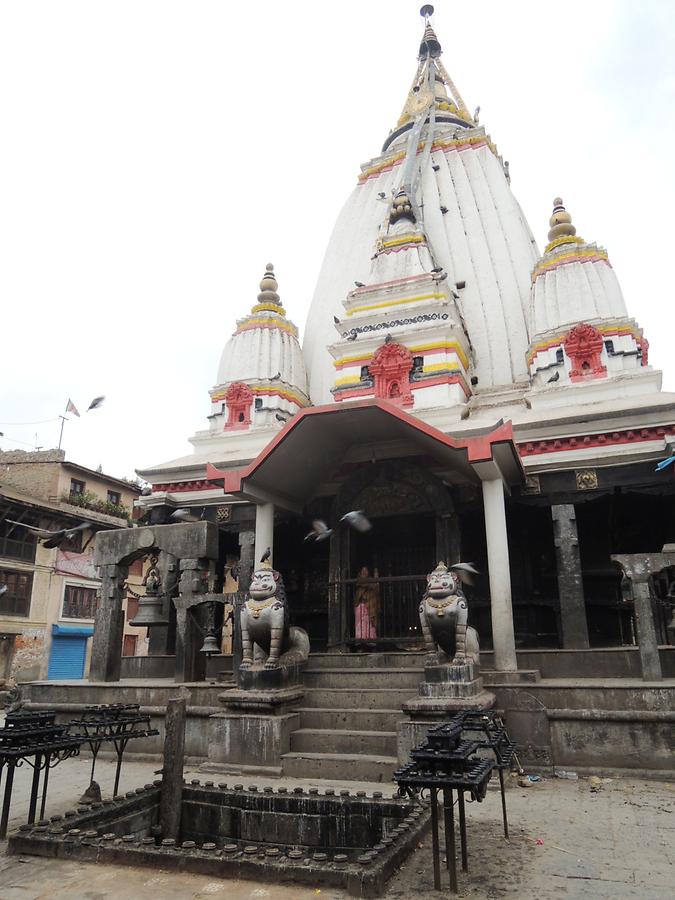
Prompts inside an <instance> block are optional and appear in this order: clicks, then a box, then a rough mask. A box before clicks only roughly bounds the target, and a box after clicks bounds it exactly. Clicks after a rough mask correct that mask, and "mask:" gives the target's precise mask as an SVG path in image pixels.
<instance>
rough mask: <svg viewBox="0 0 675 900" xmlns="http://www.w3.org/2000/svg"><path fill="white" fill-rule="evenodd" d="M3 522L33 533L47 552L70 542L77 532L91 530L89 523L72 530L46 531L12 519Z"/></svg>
mask: <svg viewBox="0 0 675 900" xmlns="http://www.w3.org/2000/svg"><path fill="white" fill-rule="evenodd" d="M5 521H6V522H9V523H10V524H11V525H20V526H21V527H22V528H27V529H28V530H29V531H34V532H35V533H36V534H37V536H38V540H39V541H41V542H42V545H43V547H45V548H46V549H47V550H51V549H52V548H54V547H60V546H61V544H63V542H64V541H66V540H70V538H72V537H74V536H75V535H76V534H77V532H78V531H86V529H87V528H91V522H80V524H79V525H75V526H73V528H60V529H59V530H58V531H48V530H47V529H46V528H36V527H35V526H34V525H26V524H25V522H15V521H14V520H13V519H5Z"/></svg>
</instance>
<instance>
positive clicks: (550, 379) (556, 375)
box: [546, 372, 560, 384]
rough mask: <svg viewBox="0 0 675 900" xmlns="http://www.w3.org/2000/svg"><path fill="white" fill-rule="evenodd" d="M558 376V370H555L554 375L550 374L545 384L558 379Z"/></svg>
mask: <svg viewBox="0 0 675 900" xmlns="http://www.w3.org/2000/svg"><path fill="white" fill-rule="evenodd" d="M559 378H560V372H556V373H555V375H551V377H550V378H549V379H548V380H547V382H546V384H553V382H554V381H558V380H559Z"/></svg>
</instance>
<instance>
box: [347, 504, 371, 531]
mask: <svg viewBox="0 0 675 900" xmlns="http://www.w3.org/2000/svg"><path fill="white" fill-rule="evenodd" d="M340 521H341V522H347V524H348V525H351V527H352V528H354V529H356V531H361V532H364V531H370V529H371V528H372V527H373V526H372V525H371V523H370V522H369V521H368V519H367V518H366V516H365V513H364V512H363V510H362V509H353V510H352V511H351V512H348V513H345V514H344V516H342V518H341V519H340Z"/></svg>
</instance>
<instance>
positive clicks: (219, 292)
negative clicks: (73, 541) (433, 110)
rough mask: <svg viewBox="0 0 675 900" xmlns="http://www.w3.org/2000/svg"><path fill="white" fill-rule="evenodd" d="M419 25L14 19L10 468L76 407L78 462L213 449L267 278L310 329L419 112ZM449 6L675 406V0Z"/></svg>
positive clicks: (524, 157) (74, 6)
mask: <svg viewBox="0 0 675 900" xmlns="http://www.w3.org/2000/svg"><path fill="white" fill-rule="evenodd" d="M420 5H421V4H420V3H419V2H412V0H406V2H403V0H368V2H363V0H342V2H341V3H336V4H323V3H308V2H307V0H303V2H298V0H284V2H279V0H276V2H268V0H257V2H255V3H249V4H244V3H237V4H235V3H233V2H225V0H221V2H208V0H181V2H177V0H175V2H171V0H157V2H155V0H106V2H103V0H82V2H69V0H59V2H54V0H47V2H39V0H13V2H11V0H5V2H3V3H2V4H1V5H0V83H1V84H2V88H1V89H0V123H1V128H2V137H1V138H0V253H1V261H0V292H1V293H0V296H1V298H2V300H1V302H2V307H1V310H2V312H1V316H2V318H1V323H2V355H1V359H2V379H1V384H0V431H3V432H4V433H5V437H4V438H0V447H1V448H2V449H10V448H25V449H29V448H30V447H32V446H33V445H34V443H35V435H36V434H37V443H38V445H42V446H43V447H50V446H51V447H53V446H56V443H57V441H58V429H59V424H60V423H59V422H58V421H51V422H46V423H43V424H26V425H18V424H5V423H31V422H39V421H40V420H46V419H52V420H53V419H55V417H57V416H58V415H59V414H60V413H62V412H63V411H64V408H65V405H66V401H67V399H68V397H71V398H72V399H73V401H74V402H75V404H76V405H77V406H78V407H79V409H80V412H81V413H83V415H82V418H81V419H79V420H78V419H75V420H73V421H72V422H70V423H68V424H67V425H66V431H65V436H64V444H63V446H64V447H65V449H66V451H67V454H68V458H70V459H73V460H75V461H78V462H80V463H82V464H84V465H88V466H91V467H96V466H97V465H98V464H99V463H101V464H102V465H103V468H104V470H105V471H106V472H108V473H110V474H112V475H118V476H124V475H126V476H131V475H133V471H134V469H135V468H136V467H140V468H143V467H145V466H148V465H151V464H154V463H158V462H162V461H164V460H167V459H171V458H173V457H176V456H179V455H182V454H184V453H186V452H189V450H190V447H189V445H188V444H187V440H186V439H187V437H188V436H189V435H191V434H193V433H194V431H196V430H197V429H199V428H204V427H205V426H206V415H207V414H208V412H209V397H208V394H207V391H208V389H209V388H210V387H211V386H212V385H213V384H214V381H215V377H216V372H217V367H218V361H219V358H220V354H221V351H222V347H223V345H224V344H225V342H226V340H227V339H228V337H229V336H230V335H231V333H232V331H233V329H234V325H235V319H236V318H237V317H241V316H242V315H245V314H246V313H247V312H248V311H249V309H250V306H251V305H252V304H253V302H254V301H255V296H256V294H257V292H258V282H259V280H260V277H261V275H262V273H263V270H264V266H265V263H267V262H268V261H272V262H273V263H274V264H275V268H276V273H277V276H278V279H279V292H280V294H281V297H282V301H283V303H284V306H285V307H286V309H287V310H288V313H289V316H290V317H291V318H292V319H293V320H294V321H295V322H296V324H298V325H300V326H301V327H302V325H303V323H304V319H305V316H306V313H307V310H308V307H309V302H310V300H311V297H312V293H313V290H314V283H315V280H316V277H317V275H318V271H319V267H320V265H321V261H322V258H323V254H324V250H325V247H326V244H327V241H328V238H329V236H330V232H331V229H332V227H333V223H334V221H335V218H336V216H337V213H338V211H339V209H340V207H341V205H342V204H343V203H344V202H345V200H346V198H347V196H348V194H349V192H350V191H351V190H352V188H353V186H354V184H355V182H356V178H357V175H358V173H359V165H360V163H362V162H365V161H366V160H368V159H370V158H371V157H373V156H376V155H377V154H378V153H379V150H380V147H381V145H382V142H383V140H384V138H385V137H386V135H387V133H388V131H389V129H390V128H391V127H392V126H393V125H394V124H395V122H396V120H397V118H398V116H399V115H400V111H401V108H402V105H403V102H404V99H405V95H406V92H407V90H408V88H409V85H410V82H411V80H412V76H413V74H414V72H415V66H416V54H417V49H418V46H419V41H420V37H421V33H422V20H421V19H420V17H419V14H418V10H419V6H420ZM435 5H436V14H435V16H434V20H433V21H434V25H435V27H436V31H437V33H438V35H439V38H440V40H441V43H442V45H443V49H444V55H443V61H444V63H445V66H446V68H447V69H448V71H449V72H450V74H451V76H452V77H453V79H454V81H455V83H456V84H457V86H458V88H459V90H460V92H461V93H462V94H463V96H464V99H465V101H466V103H467V106H468V107H469V108H470V109H472V110H473V108H474V107H475V106H477V105H478V104H480V106H481V122H482V123H483V124H485V126H486V128H487V130H488V132H489V133H490V134H491V136H492V138H493V140H495V142H496V143H497V146H498V148H499V150H500V152H502V153H503V155H504V158H505V159H508V160H509V162H510V164H511V174H512V188H513V190H514V192H515V194H516V196H517V197H518V199H519V201H520V203H521V205H522V206H523V208H524V210H525V214H526V216H527V217H528V219H529V222H530V225H531V226H532V228H533V231H534V233H535V236H536V238H537V241H538V243H539V246H540V248H541V247H543V246H544V244H545V239H546V232H547V230H548V217H549V215H550V213H551V200H552V198H553V197H554V196H556V195H558V194H560V195H561V196H562V197H563V199H564V201H565V204H566V206H567V208H568V210H569V211H570V212H571V213H572V215H573V217H574V223H575V225H576V226H577V231H578V233H579V234H580V235H581V236H583V237H584V238H585V239H586V240H589V241H597V242H598V243H599V244H601V245H603V246H605V247H606V248H607V249H608V250H609V254H610V260H611V261H612V264H613V265H614V267H615V269H616V271H617V273H618V276H619V279H620V281H621V284H622V287H623V290H624V294H625V296H626V300H627V303H628V308H629V312H630V314H631V315H633V316H634V317H635V318H636V319H637V320H638V322H639V324H640V325H642V326H643V327H644V330H645V335H646V337H647V338H648V339H649V341H650V343H651V351H650V362H652V363H653V364H654V365H656V366H657V367H659V368H663V369H664V370H665V371H664V386H665V387H666V388H668V389H675V363H674V362H672V361H671V358H670V357H671V355H672V344H673V326H674V324H675V313H674V310H673V291H672V287H671V284H672V279H671V271H672V266H671V260H672V258H673V256H674V255H675V244H674V243H673V231H674V229H673V224H672V219H673V211H674V210H675V175H674V168H675V167H674V161H673V147H674V146H675V116H674V115H673V113H674V111H675V103H674V102H673V101H674V99H675V62H674V61H673V60H674V58H675V54H674V53H673V47H674V46H675V4H673V3H672V2H670V0H663V2H660V0H643V2H642V3H640V4H637V3H634V2H628V0H625V2H624V0H613V2H612V0H604V2H603V0H595V2H593V3H584V4H560V3H557V4H549V3H543V2H541V0H537V2H534V0H533V2H530V0H514V2H511V3H503V2H499V0H495V2H493V0H472V2H471V3H459V2H453V3H450V2H447V0H442V2H438V3H436V4H435ZM97 394H105V395H106V396H107V400H106V403H105V405H104V407H103V408H102V409H100V410H98V411H96V412H92V413H89V414H88V415H86V416H85V415H84V410H85V409H86V407H87V405H88V404H89V401H90V400H91V399H92V398H93V397H94V396H95V395H97ZM20 441H23V442H25V443H19V442H20Z"/></svg>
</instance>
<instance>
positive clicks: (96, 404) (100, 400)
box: [87, 397, 105, 412]
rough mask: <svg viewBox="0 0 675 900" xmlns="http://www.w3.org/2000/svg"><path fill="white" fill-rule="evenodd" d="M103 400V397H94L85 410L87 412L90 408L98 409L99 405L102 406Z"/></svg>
mask: <svg viewBox="0 0 675 900" xmlns="http://www.w3.org/2000/svg"><path fill="white" fill-rule="evenodd" d="M104 400H105V397H94V399H93V400H92V401H91V403H90V404H89V406H88V407H87V412H89V410H91V409H98V408H99V406H103V401H104Z"/></svg>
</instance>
